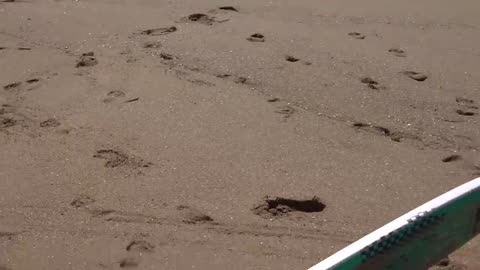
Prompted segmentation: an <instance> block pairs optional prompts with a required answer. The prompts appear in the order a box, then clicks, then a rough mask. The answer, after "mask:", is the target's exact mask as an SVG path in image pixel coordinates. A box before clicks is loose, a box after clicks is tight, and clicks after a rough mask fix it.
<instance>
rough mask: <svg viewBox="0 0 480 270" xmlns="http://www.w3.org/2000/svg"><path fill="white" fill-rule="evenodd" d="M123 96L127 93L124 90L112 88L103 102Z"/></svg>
mask: <svg viewBox="0 0 480 270" xmlns="http://www.w3.org/2000/svg"><path fill="white" fill-rule="evenodd" d="M123 97H125V93H124V92H123V91H120V90H112V91H110V92H108V93H107V97H106V98H105V99H103V102H104V103H110V102H112V101H114V100H115V99H117V98H123Z"/></svg>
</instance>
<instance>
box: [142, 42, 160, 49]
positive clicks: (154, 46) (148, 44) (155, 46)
mask: <svg viewBox="0 0 480 270" xmlns="http://www.w3.org/2000/svg"><path fill="white" fill-rule="evenodd" d="M161 47H162V44H161V43H160V42H159V41H147V42H145V43H143V48H145V49H158V48H161Z"/></svg>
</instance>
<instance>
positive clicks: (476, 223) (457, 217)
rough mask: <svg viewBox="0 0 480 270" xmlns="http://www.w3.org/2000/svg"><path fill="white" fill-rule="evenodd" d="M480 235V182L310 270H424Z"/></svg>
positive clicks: (420, 209)
mask: <svg viewBox="0 0 480 270" xmlns="http://www.w3.org/2000/svg"><path fill="white" fill-rule="evenodd" d="M478 233H480V178H477V179H475V180H472V181H470V182H467V183H465V184H463V185H461V186H459V187H457V188H455V189H452V190H450V191H448V192H447V193H444V194H442V195H440V196H439V197H437V198H435V199H433V200H431V201H429V202H427V203H425V204H423V205H421V206H420V207H417V208H415V209H414V210H412V211H410V212H408V213H407V214H405V215H403V216H401V217H399V218H397V219H395V220H394V221H392V222H390V223H388V224H386V225H385V226H383V227H381V228H379V229H377V230H376V231H374V232H372V233H370V234H368V235H366V236H365V237H363V238H361V239H360V240H358V241H356V242H354V243H353V244H351V245H349V246H347V247H346V248H344V249H342V250H340V251H339V252H337V253H335V254H333V255H332V256H330V257H328V258H327V259H325V260H324V261H322V262H320V263H319V264H317V265H315V266H313V267H311V268H310V269H309V270H405V269H409V270H425V269H428V268H429V267H430V266H432V265H434V264H435V263H437V262H438V261H439V260H441V259H443V258H445V257H447V256H448V254H450V253H452V252H453V251H455V250H456V249H458V248H460V247H461V246H463V245H464V244H465V243H466V242H468V241H469V240H471V239H472V238H474V237H475V236H476V235H477V234H478Z"/></svg>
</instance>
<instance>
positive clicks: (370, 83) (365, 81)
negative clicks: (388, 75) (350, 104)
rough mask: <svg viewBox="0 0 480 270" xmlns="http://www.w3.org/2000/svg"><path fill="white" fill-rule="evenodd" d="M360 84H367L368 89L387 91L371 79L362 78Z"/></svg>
mask: <svg viewBox="0 0 480 270" xmlns="http://www.w3.org/2000/svg"><path fill="white" fill-rule="evenodd" d="M360 82H361V83H363V84H366V85H367V86H368V88H370V89H374V90H378V89H385V87H384V86H380V85H379V84H378V82H377V81H375V80H374V79H372V78H370V77H362V78H360Z"/></svg>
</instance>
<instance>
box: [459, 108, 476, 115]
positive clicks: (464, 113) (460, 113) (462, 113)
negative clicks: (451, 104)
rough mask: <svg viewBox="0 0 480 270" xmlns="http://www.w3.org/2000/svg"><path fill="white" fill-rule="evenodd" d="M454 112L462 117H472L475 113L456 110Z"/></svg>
mask: <svg viewBox="0 0 480 270" xmlns="http://www.w3.org/2000/svg"><path fill="white" fill-rule="evenodd" d="M455 112H456V113H457V114H459V115H462V116H474V115H476V113H475V112H471V111H464V110H460V109H458V110H456V111H455Z"/></svg>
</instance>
